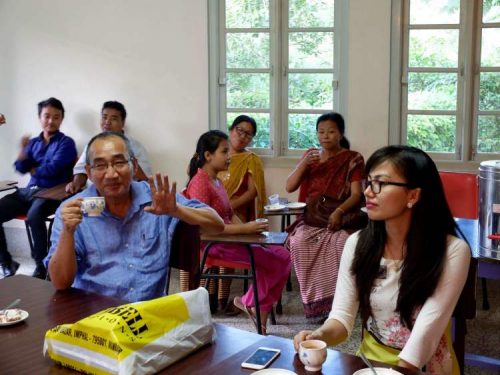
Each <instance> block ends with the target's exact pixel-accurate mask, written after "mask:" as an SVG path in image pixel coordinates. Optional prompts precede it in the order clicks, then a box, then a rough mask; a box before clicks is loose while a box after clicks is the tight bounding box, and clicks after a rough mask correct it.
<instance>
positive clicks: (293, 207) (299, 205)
mask: <svg viewBox="0 0 500 375" xmlns="http://www.w3.org/2000/svg"><path fill="white" fill-rule="evenodd" d="M286 206H287V207H288V208H289V209H291V210H297V209H299V208H304V207H305V206H306V203H305V202H292V203H288V204H287V205H286Z"/></svg>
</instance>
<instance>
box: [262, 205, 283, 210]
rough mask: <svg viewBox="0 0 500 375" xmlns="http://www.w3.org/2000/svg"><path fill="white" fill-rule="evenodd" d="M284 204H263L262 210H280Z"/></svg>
mask: <svg viewBox="0 0 500 375" xmlns="http://www.w3.org/2000/svg"><path fill="white" fill-rule="evenodd" d="M285 207H286V206H285V205H284V204H268V205H267V206H264V210H266V211H280V210H283V209H284V208H285Z"/></svg>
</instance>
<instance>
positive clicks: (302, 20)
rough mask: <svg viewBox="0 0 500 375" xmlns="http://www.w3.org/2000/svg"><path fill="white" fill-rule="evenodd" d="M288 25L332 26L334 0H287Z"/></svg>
mask: <svg viewBox="0 0 500 375" xmlns="http://www.w3.org/2000/svg"><path fill="white" fill-rule="evenodd" d="M288 4H289V6H288V14H289V21H288V25H289V27H333V18H334V12H333V9H334V0H307V1H304V0H289V2H288Z"/></svg>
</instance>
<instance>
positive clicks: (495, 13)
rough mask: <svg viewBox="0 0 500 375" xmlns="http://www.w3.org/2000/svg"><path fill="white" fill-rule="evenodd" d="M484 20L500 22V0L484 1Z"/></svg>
mask: <svg viewBox="0 0 500 375" xmlns="http://www.w3.org/2000/svg"><path fill="white" fill-rule="evenodd" d="M483 22H485V23H486V22H500V2H498V1H483Z"/></svg>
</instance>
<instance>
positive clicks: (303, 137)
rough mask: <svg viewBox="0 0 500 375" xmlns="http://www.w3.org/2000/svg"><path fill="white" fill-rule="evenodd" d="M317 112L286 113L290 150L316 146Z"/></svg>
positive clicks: (317, 144)
mask: <svg viewBox="0 0 500 375" xmlns="http://www.w3.org/2000/svg"><path fill="white" fill-rule="evenodd" d="M318 117H319V115H317V114H297V113H290V114H289V115H288V148H289V149H292V150H300V149H307V148H311V147H318V146H319V143H318V137H317V136H316V120H317V119H318Z"/></svg>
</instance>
